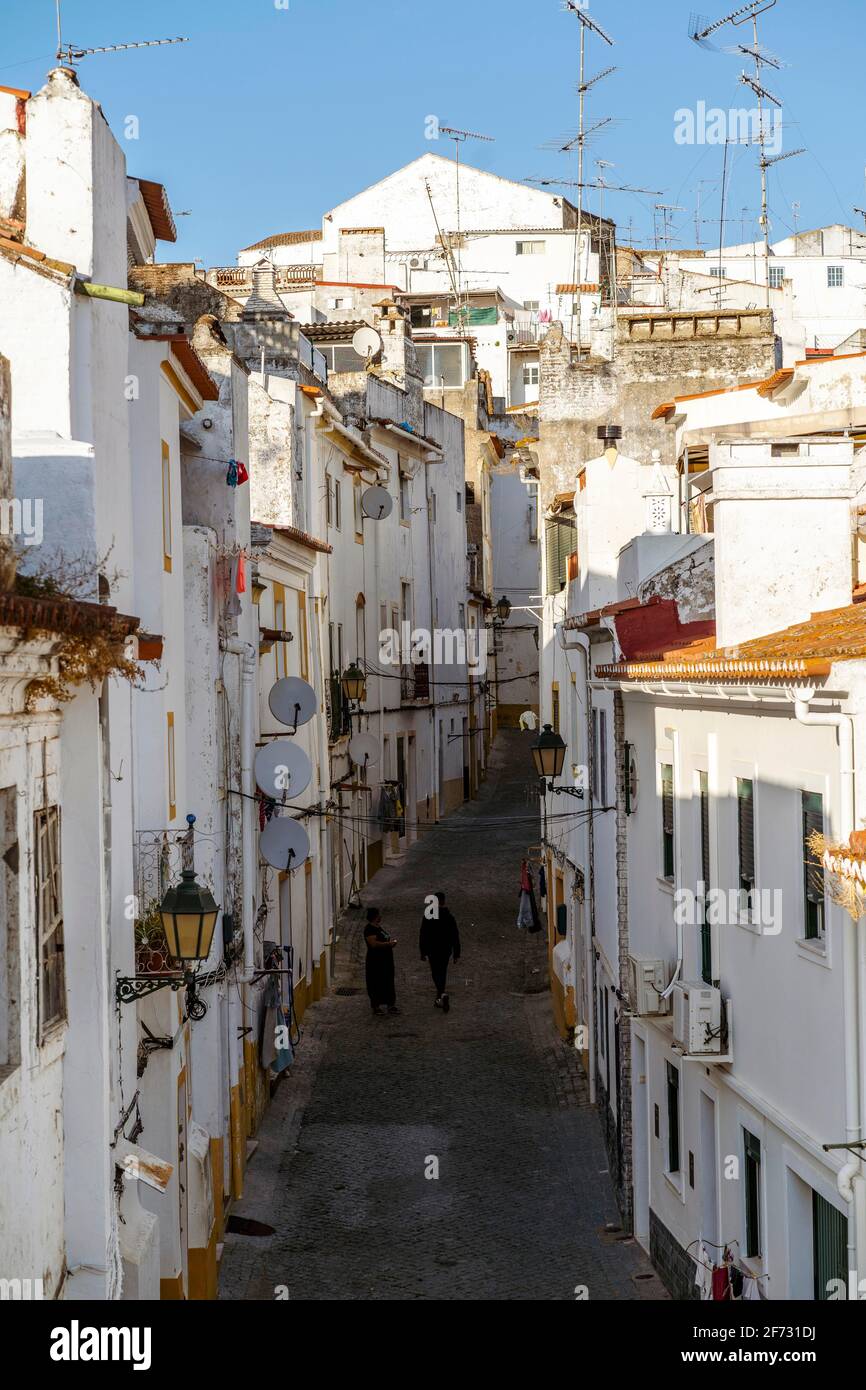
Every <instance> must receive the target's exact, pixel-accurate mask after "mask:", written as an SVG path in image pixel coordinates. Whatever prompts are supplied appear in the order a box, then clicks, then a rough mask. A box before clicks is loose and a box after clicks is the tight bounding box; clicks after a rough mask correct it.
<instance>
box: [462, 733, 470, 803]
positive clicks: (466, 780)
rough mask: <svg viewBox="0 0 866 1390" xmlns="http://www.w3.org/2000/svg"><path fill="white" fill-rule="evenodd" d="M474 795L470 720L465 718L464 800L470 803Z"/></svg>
mask: <svg viewBox="0 0 866 1390" xmlns="http://www.w3.org/2000/svg"><path fill="white" fill-rule="evenodd" d="M471 795H472V790H471V785H470V781H469V720H468V719H467V718H466V716H465V715H464V716H463V800H464V801H468V800H469V798H470V796H471Z"/></svg>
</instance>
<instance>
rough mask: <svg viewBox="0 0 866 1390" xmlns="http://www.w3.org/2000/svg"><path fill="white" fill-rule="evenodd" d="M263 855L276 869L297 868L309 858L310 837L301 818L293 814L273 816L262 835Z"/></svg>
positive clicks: (261, 847) (260, 845) (260, 847)
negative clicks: (294, 817) (292, 815)
mask: <svg viewBox="0 0 866 1390" xmlns="http://www.w3.org/2000/svg"><path fill="white" fill-rule="evenodd" d="M259 849H260V851H261V853H262V857H263V858H264V859H266V860H267V861H268V863H269V864H270V865H271V867H272V868H274V869H282V870H283V872H285V871H286V870H288V869H297V868H298V867H299V866H300V865H301V864H303V862H304V860H305V859H307V858H309V854H310V837H309V835H308V834H307V832H306V830H305V829H304V827H303V826H302V825H301V822H300V821H299V820H293V819H292V817H291V816H271V819H270V820H269V821H268V823H267V825H266V826H265V828H264V830H263V831H262V833H261V835H260V836H259Z"/></svg>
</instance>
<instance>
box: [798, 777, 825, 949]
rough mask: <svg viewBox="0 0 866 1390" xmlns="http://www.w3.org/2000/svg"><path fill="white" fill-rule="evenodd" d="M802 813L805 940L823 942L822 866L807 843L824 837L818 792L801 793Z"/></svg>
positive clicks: (822, 806) (821, 805)
mask: <svg viewBox="0 0 866 1390" xmlns="http://www.w3.org/2000/svg"><path fill="white" fill-rule="evenodd" d="M801 800H802V813H803V897H804V902H805V917H806V940H807V941H823V939H824V865H823V863H822V862H821V860H820V859H819V858H816V856H815V852H814V850H813V849H812V848H811V847H810V845H809V841H810V839H811V837H812V836H813V835H814V834H817V835H823V833H824V798H823V796H821V795H820V793H819V792H802V793H801Z"/></svg>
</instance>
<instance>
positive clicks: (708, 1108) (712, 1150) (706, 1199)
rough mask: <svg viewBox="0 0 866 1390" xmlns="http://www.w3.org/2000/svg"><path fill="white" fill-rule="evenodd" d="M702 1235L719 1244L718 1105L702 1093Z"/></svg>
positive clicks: (710, 1241) (709, 1241)
mask: <svg viewBox="0 0 866 1390" xmlns="http://www.w3.org/2000/svg"><path fill="white" fill-rule="evenodd" d="M701 1168H702V1173H701V1174H700V1184H701V1235H702V1237H703V1239H704V1240H705V1241H707V1242H708V1243H711V1244H713V1245H718V1243H719V1177H718V1169H717V1165H716V1103H715V1101H714V1100H713V1098H712V1096H708V1095H707V1093H706V1091H701Z"/></svg>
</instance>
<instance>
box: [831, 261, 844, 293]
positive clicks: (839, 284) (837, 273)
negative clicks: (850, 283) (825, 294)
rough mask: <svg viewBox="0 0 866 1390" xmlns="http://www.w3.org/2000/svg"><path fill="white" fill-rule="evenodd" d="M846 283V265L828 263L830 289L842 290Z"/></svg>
mask: <svg viewBox="0 0 866 1390" xmlns="http://www.w3.org/2000/svg"><path fill="white" fill-rule="evenodd" d="M844 284H845V267H844V266H842V265H828V267H827V288H828V289H830V290H841V289H842V288H843V286H844Z"/></svg>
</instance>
